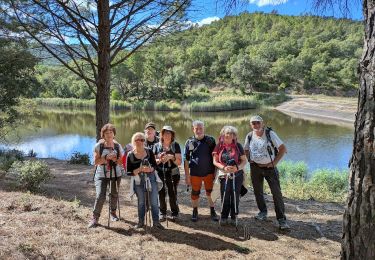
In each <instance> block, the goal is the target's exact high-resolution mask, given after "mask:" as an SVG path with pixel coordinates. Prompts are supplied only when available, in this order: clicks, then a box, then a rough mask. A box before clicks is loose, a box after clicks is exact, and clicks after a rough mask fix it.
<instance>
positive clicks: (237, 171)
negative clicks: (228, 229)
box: [212, 126, 247, 224]
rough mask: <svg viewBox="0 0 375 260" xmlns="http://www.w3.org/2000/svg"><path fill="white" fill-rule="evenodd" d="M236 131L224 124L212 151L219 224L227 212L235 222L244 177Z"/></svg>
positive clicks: (242, 153) (243, 165)
mask: <svg viewBox="0 0 375 260" xmlns="http://www.w3.org/2000/svg"><path fill="white" fill-rule="evenodd" d="M237 133H238V131H237V129H236V128H235V127H233V126H224V127H223V128H222V129H221V131H220V137H219V142H218V144H217V145H216V147H215V149H214V151H213V152H212V155H213V162H214V165H215V166H216V167H217V168H218V169H219V179H220V191H221V201H222V209H221V217H220V223H221V224H226V223H228V216H229V213H230V216H231V223H232V224H234V223H236V224H237V222H236V220H237V215H238V203H239V196H240V192H241V186H242V183H243V179H244V171H243V169H244V167H245V165H246V162H247V160H246V156H245V152H244V150H243V147H242V145H241V144H240V143H238V142H237Z"/></svg>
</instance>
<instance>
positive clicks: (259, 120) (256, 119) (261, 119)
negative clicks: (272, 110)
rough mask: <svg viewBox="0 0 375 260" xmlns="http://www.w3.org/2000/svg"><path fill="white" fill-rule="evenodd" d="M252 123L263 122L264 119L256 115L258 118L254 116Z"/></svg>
mask: <svg viewBox="0 0 375 260" xmlns="http://www.w3.org/2000/svg"><path fill="white" fill-rule="evenodd" d="M252 122H263V118H261V117H260V116H258V115H256V116H252V117H251V118H250V123H252Z"/></svg>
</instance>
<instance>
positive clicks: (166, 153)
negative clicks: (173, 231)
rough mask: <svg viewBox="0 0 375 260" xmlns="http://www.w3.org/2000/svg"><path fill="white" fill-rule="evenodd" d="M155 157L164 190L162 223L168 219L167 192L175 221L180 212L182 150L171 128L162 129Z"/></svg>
mask: <svg viewBox="0 0 375 260" xmlns="http://www.w3.org/2000/svg"><path fill="white" fill-rule="evenodd" d="M155 156H156V163H157V164H158V166H157V171H158V175H159V177H160V179H161V180H162V181H163V188H162V189H161V190H160V191H159V203H160V221H165V220H166V217H167V204H166V202H165V195H166V192H168V197H169V205H170V207H171V212H172V220H175V219H176V218H178V214H179V211H180V210H179V208H178V204H177V186H178V183H179V181H180V172H179V169H178V166H179V165H180V164H181V148H180V145H179V144H178V143H177V142H176V141H175V131H174V130H173V129H172V127H171V126H164V127H163V128H162V130H161V137H160V142H159V143H157V144H156V145H155ZM165 187H167V191H166V189H165Z"/></svg>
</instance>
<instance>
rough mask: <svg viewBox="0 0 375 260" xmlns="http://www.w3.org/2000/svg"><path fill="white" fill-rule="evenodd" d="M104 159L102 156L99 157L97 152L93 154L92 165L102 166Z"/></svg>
mask: <svg viewBox="0 0 375 260" xmlns="http://www.w3.org/2000/svg"><path fill="white" fill-rule="evenodd" d="M106 161H107V160H106V158H105V157H104V156H103V157H100V155H99V153H98V152H96V151H95V152H94V164H95V165H101V164H104V163H106Z"/></svg>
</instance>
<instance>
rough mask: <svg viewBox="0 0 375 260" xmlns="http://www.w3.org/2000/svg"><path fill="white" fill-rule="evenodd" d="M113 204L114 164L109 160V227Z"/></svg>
mask: <svg viewBox="0 0 375 260" xmlns="http://www.w3.org/2000/svg"><path fill="white" fill-rule="evenodd" d="M111 205H112V165H111V163H110V162H109V191H108V227H110V221H111Z"/></svg>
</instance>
